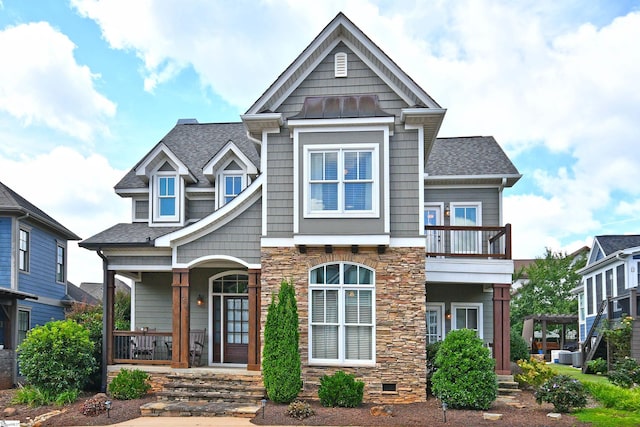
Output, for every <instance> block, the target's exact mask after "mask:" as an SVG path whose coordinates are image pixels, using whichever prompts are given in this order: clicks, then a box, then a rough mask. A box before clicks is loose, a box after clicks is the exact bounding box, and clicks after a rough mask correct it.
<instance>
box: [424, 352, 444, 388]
mask: <svg viewBox="0 0 640 427" xmlns="http://www.w3.org/2000/svg"><path fill="white" fill-rule="evenodd" d="M440 344H442V341H436V342H432V343H430V344H427V393H429V394H433V391H432V390H431V377H432V376H433V373H434V372H435V370H436V354H438V349H439V348H440Z"/></svg>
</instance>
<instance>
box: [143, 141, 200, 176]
mask: <svg viewBox="0 0 640 427" xmlns="http://www.w3.org/2000/svg"><path fill="white" fill-rule="evenodd" d="M161 153H162V154H164V155H165V156H167V157H168V158H169V160H170V161H171V162H172V163H173V166H174V167H176V168H177V169H178V170H177V172H178V174H179V175H180V176H188V177H189V178H190V179H191V180H192V181H193V182H195V181H196V179H195V177H194V176H193V175H192V174H191V171H189V168H187V166H186V165H185V164H184V163H183V162H182V161H181V160H180V159H179V158H178V156H176V155H175V154H174V152H173V151H171V150H170V149H169V147H167V146H166V145H165V144H164V143H163V142H161V143H159V144H158V145H156V147H155V148H154V149H153V150H151V152H150V153H149V154H147V155H146V156H145V157H144V159H143V160H142V162H140V164H139V165H138V166H136V168H135V173H136V175H137V176H144V177H147V178H149V177H150V176H151V174H152V173H153V172H154V171H150V170H148V169H147V168H148V166H149V164H150V163H151V162H152V161H153V160H155V159H156V158H157V157H158V156H159V155H160V154H161Z"/></svg>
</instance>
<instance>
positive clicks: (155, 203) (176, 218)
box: [149, 171, 184, 225]
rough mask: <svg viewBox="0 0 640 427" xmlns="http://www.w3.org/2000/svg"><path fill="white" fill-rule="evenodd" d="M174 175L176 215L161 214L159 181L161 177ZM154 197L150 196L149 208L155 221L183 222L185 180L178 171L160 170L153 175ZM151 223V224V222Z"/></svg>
mask: <svg viewBox="0 0 640 427" xmlns="http://www.w3.org/2000/svg"><path fill="white" fill-rule="evenodd" d="M167 177H173V178H174V179H175V187H174V188H175V192H176V194H175V198H176V212H175V215H171V216H168V215H163V216H160V195H159V194H158V192H159V191H160V185H159V183H158V180H159V178H167ZM151 193H152V197H150V198H149V208H150V210H151V212H152V215H150V216H151V217H152V218H153V222H154V223H181V222H182V213H183V212H184V209H183V203H184V201H183V198H182V193H183V180H182V179H181V177H180V175H179V174H178V173H177V172H170V171H167V172H164V171H158V172H156V173H155V174H154V175H153V183H152V191H151ZM150 225H151V224H150Z"/></svg>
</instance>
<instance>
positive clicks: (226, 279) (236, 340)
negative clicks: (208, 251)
mask: <svg viewBox="0 0 640 427" xmlns="http://www.w3.org/2000/svg"><path fill="white" fill-rule="evenodd" d="M248 278H249V276H248V275H247V274H246V273H239V272H235V273H226V274H223V275H220V276H216V277H213V278H211V280H210V283H211V291H212V293H213V295H212V301H213V307H212V308H213V312H212V319H211V321H212V330H213V340H212V341H213V342H212V346H211V356H212V357H211V359H212V362H213V363H235V364H246V363H247V362H248V352H249V298H248V294H247V291H248Z"/></svg>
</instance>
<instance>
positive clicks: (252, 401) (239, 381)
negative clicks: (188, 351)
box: [140, 370, 265, 418]
mask: <svg viewBox="0 0 640 427" xmlns="http://www.w3.org/2000/svg"><path fill="white" fill-rule="evenodd" d="M167 378H168V379H169V382H167V383H166V384H165V385H164V389H163V390H162V391H159V392H157V393H156V395H157V398H158V399H157V401H156V402H152V403H147V404H145V405H143V406H141V407H140V412H141V415H142V416H146V417H158V416H166V417H185V416H204V417H215V416H227V417H229V416H234V417H249V418H251V417H253V416H254V415H255V414H256V412H257V411H258V410H259V409H260V408H261V400H262V398H263V396H264V395H265V390H264V386H263V384H262V377H261V376H260V375H259V373H258V374H253V373H249V372H244V373H220V371H217V372H215V373H214V372H209V373H207V372H206V371H205V370H201V372H190V373H186V372H184V373H183V372H180V373H173V374H171V375H168V376H167Z"/></svg>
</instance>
